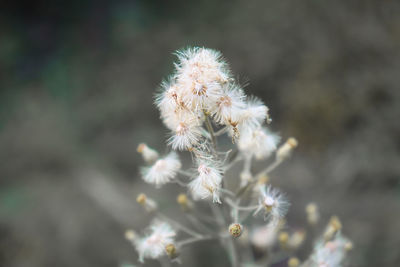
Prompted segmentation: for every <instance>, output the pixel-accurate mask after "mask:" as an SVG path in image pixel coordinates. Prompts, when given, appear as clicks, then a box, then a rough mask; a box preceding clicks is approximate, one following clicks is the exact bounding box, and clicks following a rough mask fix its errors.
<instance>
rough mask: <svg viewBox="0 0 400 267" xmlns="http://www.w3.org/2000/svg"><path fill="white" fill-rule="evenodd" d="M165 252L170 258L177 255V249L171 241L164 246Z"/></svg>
mask: <svg viewBox="0 0 400 267" xmlns="http://www.w3.org/2000/svg"><path fill="white" fill-rule="evenodd" d="M165 252H166V253H167V255H168V257H169V258H170V259H175V258H176V257H178V251H177V249H176V247H175V245H174V244H172V243H171V244H168V245H166V246H165Z"/></svg>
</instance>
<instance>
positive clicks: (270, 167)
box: [255, 159, 283, 178]
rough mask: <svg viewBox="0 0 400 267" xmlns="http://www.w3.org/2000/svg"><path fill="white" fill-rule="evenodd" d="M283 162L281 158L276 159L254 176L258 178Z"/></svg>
mask: <svg viewBox="0 0 400 267" xmlns="http://www.w3.org/2000/svg"><path fill="white" fill-rule="evenodd" d="M282 162H283V160H279V159H276V160H275V161H274V162H273V163H272V164H271V165H269V166H268V167H267V168H265V169H264V170H262V171H260V172H259V173H257V175H256V176H255V177H256V178H260V177H261V176H263V175H265V174H268V173H270V172H272V171H273V170H274V169H275V168H276V167H278V166H279V165H280V164H281V163H282Z"/></svg>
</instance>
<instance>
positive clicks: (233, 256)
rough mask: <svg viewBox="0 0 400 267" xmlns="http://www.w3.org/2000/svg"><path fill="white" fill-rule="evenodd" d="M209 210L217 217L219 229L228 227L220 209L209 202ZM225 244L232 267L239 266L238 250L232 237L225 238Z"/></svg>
mask: <svg viewBox="0 0 400 267" xmlns="http://www.w3.org/2000/svg"><path fill="white" fill-rule="evenodd" d="M210 206H211V210H212V211H213V213H214V216H215V217H216V219H217V222H218V225H219V226H220V228H221V229H224V228H228V224H227V222H226V219H225V216H224V215H223V213H222V210H219V209H217V206H215V205H213V204H211V205H210ZM227 242H228V243H227V244H226V246H225V248H226V250H227V252H228V254H229V259H230V261H231V264H232V267H239V257H238V252H237V250H236V247H235V244H234V242H233V239H232V237H230V236H229V237H228V238H227Z"/></svg>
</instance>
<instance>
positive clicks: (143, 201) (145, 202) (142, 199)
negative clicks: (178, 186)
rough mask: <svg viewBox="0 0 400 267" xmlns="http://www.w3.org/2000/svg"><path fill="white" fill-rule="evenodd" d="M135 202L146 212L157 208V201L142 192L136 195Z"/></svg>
mask: <svg viewBox="0 0 400 267" xmlns="http://www.w3.org/2000/svg"><path fill="white" fill-rule="evenodd" d="M136 202H137V203H139V204H140V205H142V206H143V207H144V208H145V209H146V211H148V212H152V211H154V210H156V209H157V203H156V202H155V201H154V200H152V199H150V198H148V197H147V196H146V195H145V194H143V193H140V194H139V195H138V196H137V197H136Z"/></svg>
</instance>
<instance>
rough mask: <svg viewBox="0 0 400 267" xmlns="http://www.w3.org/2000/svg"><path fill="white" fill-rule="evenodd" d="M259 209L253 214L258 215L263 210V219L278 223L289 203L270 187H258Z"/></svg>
mask: <svg viewBox="0 0 400 267" xmlns="http://www.w3.org/2000/svg"><path fill="white" fill-rule="evenodd" d="M258 203H259V207H258V208H257V210H256V211H255V212H254V214H258V213H259V212H260V211H262V210H264V218H265V219H271V220H273V221H278V220H279V219H281V218H283V217H284V216H285V215H286V213H287V212H288V209H289V206H290V203H289V202H288V200H287V199H286V197H285V196H284V195H283V194H282V193H281V192H280V191H279V190H278V189H275V188H272V187H271V186H270V185H268V186H262V187H260V197H259V202H258Z"/></svg>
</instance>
